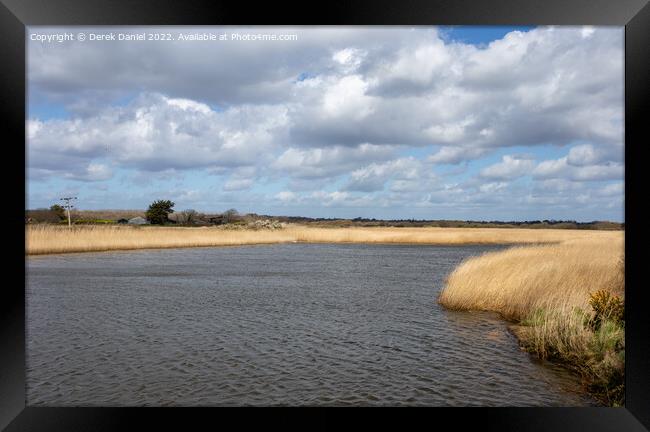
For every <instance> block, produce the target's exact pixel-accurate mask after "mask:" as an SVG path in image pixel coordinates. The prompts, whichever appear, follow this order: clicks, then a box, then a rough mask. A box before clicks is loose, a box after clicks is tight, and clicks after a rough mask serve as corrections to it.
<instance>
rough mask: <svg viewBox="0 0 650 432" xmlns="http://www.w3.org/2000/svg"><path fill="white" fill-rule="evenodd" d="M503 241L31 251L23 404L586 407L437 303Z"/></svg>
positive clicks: (502, 333)
mask: <svg viewBox="0 0 650 432" xmlns="http://www.w3.org/2000/svg"><path fill="white" fill-rule="evenodd" d="M502 248H503V246H422V245H415V246H410V245H353V244H277V245H264V246H241V247H217V248H193V249H192V248H189V249H162V250H139V251H123V252H103V253H86V254H65V255H50V256H36V257H29V258H28V259H27V260H26V261H27V263H26V264H27V274H28V277H27V285H26V296H27V298H26V301H27V404H28V405H30V406H81V405H83V406H107V405H108V406H127V405H128V406H149V405H151V406H167V405H182V406H208V405H209V406H214V405H433V406H585V405H592V404H593V401H592V400H591V399H589V398H588V397H587V396H586V395H584V394H583V393H581V392H580V391H579V386H578V384H577V382H576V380H575V378H574V377H572V376H571V375H570V374H568V373H567V372H566V371H564V370H563V369H561V368H558V367H556V366H553V365H551V364H548V363H542V362H540V361H537V360H535V359H533V358H531V357H530V356H529V355H528V354H527V353H525V352H523V351H522V350H521V349H520V348H519V347H518V344H517V341H516V339H515V338H514V336H513V335H512V334H511V333H509V332H508V330H507V323H505V322H504V321H503V320H501V319H499V318H498V316H496V315H495V314H492V313H486V312H452V311H447V310H445V309H444V308H442V307H441V306H440V305H438V304H437V303H436V296H437V293H438V292H439V291H440V289H441V288H442V287H443V284H444V279H445V277H446V276H447V275H448V274H449V273H450V272H451V271H452V270H453V268H454V267H455V266H456V265H458V264H459V263H460V262H461V261H462V260H463V259H465V258H467V257H469V256H472V255H478V254H481V253H483V252H486V251H490V250H498V249H502Z"/></svg>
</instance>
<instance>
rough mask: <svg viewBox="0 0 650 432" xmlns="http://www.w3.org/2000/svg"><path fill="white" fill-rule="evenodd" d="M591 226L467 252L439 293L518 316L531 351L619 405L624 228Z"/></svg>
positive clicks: (443, 298) (451, 302)
mask: <svg viewBox="0 0 650 432" xmlns="http://www.w3.org/2000/svg"><path fill="white" fill-rule="evenodd" d="M589 234H590V235H586V236H584V237H575V238H571V239H569V238H567V239H566V240H564V241H562V242H560V243H557V244H546V245H534V246H519V247H513V248H510V249H507V250H505V251H499V252H491V253H486V254H484V255H482V256H478V257H473V258H469V259H468V260H466V261H465V262H463V263H462V264H461V265H459V266H458V267H456V269H455V270H454V271H453V272H452V273H451V274H450V275H449V277H448V278H447V283H446V286H445V287H444V289H443V290H442V292H441V293H440V296H439V298H438V301H439V302H440V303H441V304H442V305H443V306H445V307H447V308H449V309H453V310H487V311H495V312H498V313H500V314H501V315H502V316H504V317H505V318H507V319H509V320H511V321H514V322H516V325H512V326H511V328H512V330H513V332H514V333H515V334H516V335H517V337H518V338H519V341H520V343H521V345H522V346H523V347H524V348H525V349H526V350H527V351H529V352H530V353H532V354H534V355H536V356H538V357H540V358H551V359H554V360H558V361H560V362H562V363H564V364H565V365H567V366H568V367H569V368H571V369H572V370H574V371H576V372H577V373H578V374H579V375H580V376H581V377H582V380H583V384H584V385H585V387H586V388H587V389H588V390H589V391H590V393H591V394H592V395H593V396H594V397H595V398H596V399H598V400H599V401H600V402H601V403H603V404H604V405H610V406H621V405H623V404H624V403H625V324H624V322H621V321H620V312H619V313H617V311H618V310H620V309H619V308H618V306H617V304H621V305H622V304H623V302H624V298H625V266H624V233H623V232H621V231H614V232H600V233H595V232H593V233H589ZM599 299H600V300H599ZM603 300H605V301H603ZM594 302H596V303H600V307H598V308H597V307H595V304H596V303H594ZM619 302H620V303H619ZM599 310H600V311H604V312H602V313H600V314H599V312H598V311H599ZM599 315H600V319H598V316H599ZM616 317H619V318H616Z"/></svg>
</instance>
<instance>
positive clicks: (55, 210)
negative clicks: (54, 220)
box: [50, 204, 66, 220]
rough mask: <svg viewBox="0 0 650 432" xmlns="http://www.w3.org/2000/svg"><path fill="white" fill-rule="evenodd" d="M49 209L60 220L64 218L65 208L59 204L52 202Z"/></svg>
mask: <svg viewBox="0 0 650 432" xmlns="http://www.w3.org/2000/svg"><path fill="white" fill-rule="evenodd" d="M50 211H51V212H52V213H54V214H55V215H56V216H57V217H58V218H59V219H60V220H63V219H65V218H66V215H65V209H64V208H63V206H60V205H59V204H54V205H53V206H52V207H50Z"/></svg>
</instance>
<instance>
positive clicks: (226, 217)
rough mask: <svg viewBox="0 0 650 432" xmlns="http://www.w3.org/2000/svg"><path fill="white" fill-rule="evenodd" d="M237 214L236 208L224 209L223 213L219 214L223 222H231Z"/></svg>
mask: <svg viewBox="0 0 650 432" xmlns="http://www.w3.org/2000/svg"><path fill="white" fill-rule="evenodd" d="M238 215H239V213H238V212H237V210H235V209H234V208H232V209H230V210H226V211H225V212H223V214H222V215H221V216H222V217H223V222H224V223H230V222H233V221H234V220H235V219H236V218H237V216H238Z"/></svg>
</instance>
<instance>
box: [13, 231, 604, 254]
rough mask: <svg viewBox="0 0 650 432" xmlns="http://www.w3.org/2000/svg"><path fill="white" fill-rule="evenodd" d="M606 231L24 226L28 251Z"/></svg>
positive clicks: (514, 238)
mask: <svg viewBox="0 0 650 432" xmlns="http://www.w3.org/2000/svg"><path fill="white" fill-rule="evenodd" d="M611 234H612V233H611V232H608V231H583V230H540V229H500V228H384V227H381V228H310V227H305V226H300V225H290V226H289V227H287V228H284V229H280V230H253V229H237V230H228V229H223V228H220V227H201V228H184V227H155V226H73V227H72V228H68V227H67V226H52V225H30V226H27V228H26V233H25V236H26V253H27V254H30V255H37V254H49V253H65V252H90V251H109V250H121V249H123V250H126V249H148V248H176V247H198V246H226V245H246V244H265V243H282V242H310V243H320V242H322V243H403V244H456V245H458V244H470V243H472V244H503V243H510V244H513V243H549V242H561V241H570V240H573V239H582V238H591V237H593V238H601V237H602V238H607V237H608V236H610V235H611Z"/></svg>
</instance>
